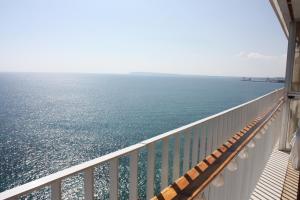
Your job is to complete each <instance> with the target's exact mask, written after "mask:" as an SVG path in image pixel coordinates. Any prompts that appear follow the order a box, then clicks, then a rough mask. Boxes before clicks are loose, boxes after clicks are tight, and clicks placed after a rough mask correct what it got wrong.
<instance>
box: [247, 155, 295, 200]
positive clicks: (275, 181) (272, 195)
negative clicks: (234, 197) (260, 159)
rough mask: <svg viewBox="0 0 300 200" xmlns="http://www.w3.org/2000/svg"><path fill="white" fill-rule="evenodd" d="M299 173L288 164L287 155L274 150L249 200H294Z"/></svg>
mask: <svg viewBox="0 0 300 200" xmlns="http://www.w3.org/2000/svg"><path fill="white" fill-rule="evenodd" d="M298 183H299V172H298V171H296V170H294V169H293V168H292V166H291V163H290V162H289V153H287V152H282V151H277V150H275V151H274V152H273V153H272V155H271V157H270V159H269V161H268V163H267V165H266V167H265V169H264V171H263V173H262V175H261V177H260V179H259V182H258V183H257V185H256V187H255V190H254V191H253V193H252V195H251V198H250V200H277V199H278V200H281V199H282V200H296V199H300V198H297V196H299V194H298V191H299V185H298Z"/></svg>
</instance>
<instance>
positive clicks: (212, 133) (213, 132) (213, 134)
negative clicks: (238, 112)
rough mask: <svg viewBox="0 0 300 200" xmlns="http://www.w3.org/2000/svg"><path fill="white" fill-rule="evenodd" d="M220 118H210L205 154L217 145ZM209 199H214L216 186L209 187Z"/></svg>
mask: <svg viewBox="0 0 300 200" xmlns="http://www.w3.org/2000/svg"><path fill="white" fill-rule="evenodd" d="M219 119H220V117H218V118H217V119H216V118H214V119H212V120H210V123H209V124H210V126H209V131H208V137H209V138H210V140H209V142H210V148H208V149H207V150H208V153H207V155H209V154H211V153H212V151H213V150H214V149H216V146H217V141H218V138H217V137H218V133H217V130H218V120H219ZM209 199H211V200H216V188H215V187H210V189H209Z"/></svg>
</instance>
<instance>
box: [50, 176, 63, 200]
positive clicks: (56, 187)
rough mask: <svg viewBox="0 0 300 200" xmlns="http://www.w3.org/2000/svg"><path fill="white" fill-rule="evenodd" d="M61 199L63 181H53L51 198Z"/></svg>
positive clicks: (52, 199) (53, 199)
mask: <svg viewBox="0 0 300 200" xmlns="http://www.w3.org/2000/svg"><path fill="white" fill-rule="evenodd" d="M60 199H61V181H60V180H57V181H54V182H53V183H51V200H60Z"/></svg>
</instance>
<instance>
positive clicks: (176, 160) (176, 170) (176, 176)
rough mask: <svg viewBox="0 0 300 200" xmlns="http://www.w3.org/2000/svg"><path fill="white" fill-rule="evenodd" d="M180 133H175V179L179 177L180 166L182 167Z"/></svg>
mask: <svg viewBox="0 0 300 200" xmlns="http://www.w3.org/2000/svg"><path fill="white" fill-rule="evenodd" d="M179 136H180V135H179V134H176V135H175V143H174V152H173V181H175V180H176V179H178V178H179V168H180V160H179V155H180V151H179V150H180V138H179Z"/></svg>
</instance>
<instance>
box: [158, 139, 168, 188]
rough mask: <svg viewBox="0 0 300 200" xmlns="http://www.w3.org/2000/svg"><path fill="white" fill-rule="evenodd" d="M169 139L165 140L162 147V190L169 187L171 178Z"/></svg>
mask: <svg viewBox="0 0 300 200" xmlns="http://www.w3.org/2000/svg"><path fill="white" fill-rule="evenodd" d="M168 140H169V139H168V138H164V139H163V141H162V142H163V144H162V145H163V146H162V164H161V188H160V189H161V190H163V189H165V188H166V187H167V186H168V178H169V143H168Z"/></svg>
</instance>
